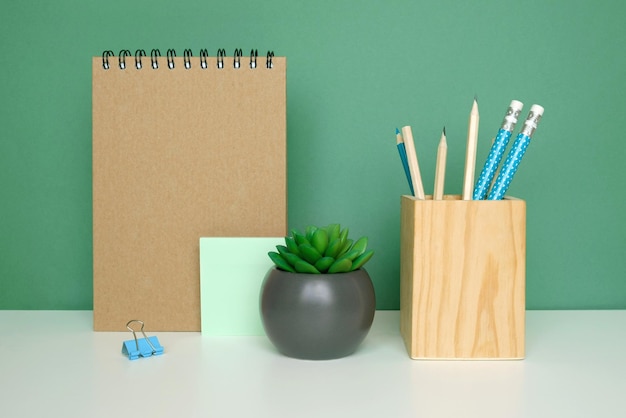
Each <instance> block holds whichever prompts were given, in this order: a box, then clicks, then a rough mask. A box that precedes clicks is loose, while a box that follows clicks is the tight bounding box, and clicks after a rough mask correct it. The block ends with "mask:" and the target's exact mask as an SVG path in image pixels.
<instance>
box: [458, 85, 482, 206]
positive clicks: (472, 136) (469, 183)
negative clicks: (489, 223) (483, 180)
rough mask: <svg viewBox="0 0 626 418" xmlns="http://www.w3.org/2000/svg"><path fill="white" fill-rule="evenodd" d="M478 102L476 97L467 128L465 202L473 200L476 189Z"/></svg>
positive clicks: (464, 179) (464, 181)
mask: <svg viewBox="0 0 626 418" xmlns="http://www.w3.org/2000/svg"><path fill="white" fill-rule="evenodd" d="M479 120H480V116H479V114H478V102H477V100H476V97H474V103H473V104H472V110H471V112H470V117H469V125H468V128H467V149H466V150H465V177H464V178H463V196H462V197H463V200H472V191H473V189H474V169H475V167H476V147H477V145H478V122H479Z"/></svg>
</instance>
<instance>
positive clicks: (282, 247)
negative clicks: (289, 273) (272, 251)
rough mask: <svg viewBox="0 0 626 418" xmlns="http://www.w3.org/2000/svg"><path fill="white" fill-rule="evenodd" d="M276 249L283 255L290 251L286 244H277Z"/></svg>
mask: <svg viewBox="0 0 626 418" xmlns="http://www.w3.org/2000/svg"><path fill="white" fill-rule="evenodd" d="M276 249H277V250H278V253H279V254H281V255H282V254H285V253H289V252H290V251H289V249H288V248H287V247H285V246H284V245H277V246H276Z"/></svg>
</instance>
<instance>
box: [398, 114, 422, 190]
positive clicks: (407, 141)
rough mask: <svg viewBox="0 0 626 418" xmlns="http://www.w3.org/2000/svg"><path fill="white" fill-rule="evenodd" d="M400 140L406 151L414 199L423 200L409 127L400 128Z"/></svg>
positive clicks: (417, 163)
mask: <svg viewBox="0 0 626 418" xmlns="http://www.w3.org/2000/svg"><path fill="white" fill-rule="evenodd" d="M402 138H403V139H404V148H405V149H406V159H407V161H408V163H409V171H410V172H411V182H412V183H413V191H414V193H415V197H416V198H417V199H420V200H424V199H425V196H424V185H423V183H422V175H421V173H420V166H419V162H418V161H417V153H416V152H415V143H414V142H413V132H412V131H411V127H410V126H405V127H403V128H402Z"/></svg>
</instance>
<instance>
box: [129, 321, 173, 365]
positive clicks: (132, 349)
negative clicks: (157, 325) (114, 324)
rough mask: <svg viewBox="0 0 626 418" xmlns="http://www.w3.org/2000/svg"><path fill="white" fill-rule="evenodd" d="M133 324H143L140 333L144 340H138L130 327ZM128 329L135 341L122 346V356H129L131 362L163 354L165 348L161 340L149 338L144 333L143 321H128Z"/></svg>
mask: <svg viewBox="0 0 626 418" xmlns="http://www.w3.org/2000/svg"><path fill="white" fill-rule="evenodd" d="M133 322H137V323H139V324H141V329H140V330H139V331H141V333H142V334H143V336H144V338H139V339H137V333H136V332H135V330H134V329H132V328H131V326H130V324H132V323H133ZM126 328H128V330H129V331H130V332H132V333H133V339H132V340H128V341H124V344H122V354H124V355H125V356H128V359H129V360H137V359H138V358H139V357H150V356H158V355H160V354H163V347H162V346H161V344H159V339H158V338H157V337H150V338H148V336H147V335H146V333H145V332H144V331H143V321H140V320H138V319H132V320H130V321H128V323H127V324H126Z"/></svg>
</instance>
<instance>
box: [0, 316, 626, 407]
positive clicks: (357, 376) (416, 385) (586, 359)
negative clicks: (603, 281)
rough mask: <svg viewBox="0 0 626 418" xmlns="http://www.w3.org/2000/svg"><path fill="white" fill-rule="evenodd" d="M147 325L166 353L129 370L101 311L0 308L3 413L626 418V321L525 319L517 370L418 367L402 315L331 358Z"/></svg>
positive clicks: (485, 365) (444, 364) (484, 365)
mask: <svg viewBox="0 0 626 418" xmlns="http://www.w3.org/2000/svg"><path fill="white" fill-rule="evenodd" d="M148 325H149V324H146V330H147V334H148V336H151V335H156V336H157V337H158V338H159V341H160V343H161V344H162V345H163V346H164V347H165V354H163V355H162V356H158V357H151V358H143V359H138V360H134V361H130V360H128V358H127V357H124V356H123V355H122V354H121V348H122V342H123V341H124V340H128V339H130V338H132V334H131V333H130V332H127V333H103V332H93V331H92V312H91V311H0V416H2V417H7V418H14V417H47V416H53V417H56V416H63V417H81V418H87V417H115V418H121V417H176V418H185V417H220V418H227V417H272V418H280V417H289V418H304V417H319V418H333V417H359V418H364V417H384V418H403V417H407V418H408V417H411V418H415V417H455V418H456V417H459V418H471V417H481V418H486V417H498V418H514V417H533V418H540V417H551V418H553V417H568V418H569V417H585V418H590V417H594V418H595V417H624V416H626V356H625V355H626V311H528V312H527V324H526V355H527V356H526V359H525V360H519V361H417V360H411V359H410V358H409V357H408V355H407V353H406V350H405V348H404V344H403V342H402V340H401V338H400V333H399V313H398V312H397V311H378V312H377V313H376V317H375V320H374V325H373V327H372V330H371V331H370V333H369V335H368V336H367V338H366V340H365V341H364V342H363V344H362V345H361V347H360V348H359V350H358V351H357V352H356V353H355V354H353V355H352V356H349V357H346V358H343V359H339V360H330V361H303V360H295V359H291V358H287V357H284V356H282V355H280V354H278V353H277V352H276V351H275V350H274V348H273V346H272V345H271V344H270V342H269V341H268V340H267V339H266V337H210V338H209V337H202V335H201V334H200V333H155V334H152V333H150V332H149V326H148Z"/></svg>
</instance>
